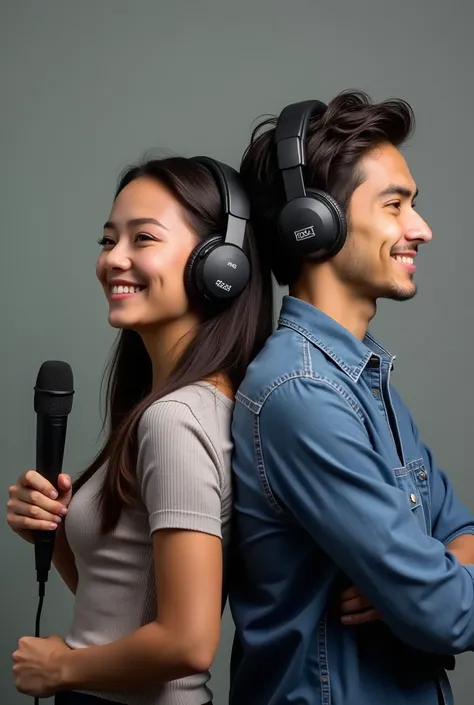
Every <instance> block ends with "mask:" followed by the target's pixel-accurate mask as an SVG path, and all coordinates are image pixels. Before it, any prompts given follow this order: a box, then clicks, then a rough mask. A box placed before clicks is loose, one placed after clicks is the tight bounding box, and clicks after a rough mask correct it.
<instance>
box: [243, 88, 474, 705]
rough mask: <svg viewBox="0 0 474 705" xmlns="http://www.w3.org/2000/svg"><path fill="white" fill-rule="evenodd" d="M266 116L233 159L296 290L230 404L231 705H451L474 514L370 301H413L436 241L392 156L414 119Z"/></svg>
mask: <svg viewBox="0 0 474 705" xmlns="http://www.w3.org/2000/svg"><path fill="white" fill-rule="evenodd" d="M310 108H311V109H310ZM275 122H276V121H275V120H267V121H266V122H265V123H263V124H262V125H261V126H259V127H258V128H257V129H256V131H255V133H254V135H253V137H252V142H251V144H250V146H249V148H248V149H247V151H246V154H245V155H244V159H243V162H242V167H241V173H242V175H243V177H244V179H245V181H246V184H247V186H248V189H249V192H250V195H251V198H252V199H253V206H252V208H253V219H254V226H255V228H256V232H257V233H258V234H259V236H260V241H261V242H260V245H261V251H262V256H264V257H269V258H271V261H272V267H273V271H274V274H275V276H276V278H277V280H278V282H279V283H280V284H284V285H288V286H289V296H286V297H285V298H284V300H283V305H282V309H281V314H280V319H279V325H278V328H277V330H276V331H275V333H274V334H273V335H272V336H271V337H270V339H269V340H268V342H267V345H266V346H265V348H264V350H263V351H262V352H261V353H260V355H259V356H258V357H257V358H256V360H255V361H254V362H253V364H252V365H251V366H250V368H249V369H248V372H247V375H246V378H245V380H244V382H243V384H242V385H241V388H240V390H239V391H238V394H237V403H236V408H235V412H234V420H233V436H234V441H235V454H234V466H233V467H234V472H235V508H236V516H235V518H236V523H235V551H236V556H235V565H234V571H233V572H234V575H233V581H232V585H231V591H230V604H231V609H232V613H233V617H234V620H235V624H236V642H235V646H234V653H233V663H232V683H231V698H230V700H231V705H289V704H290V703H292V704H294V705H381V703H384V705H402V704H403V705H437V704H438V703H443V704H444V705H451V704H452V702H453V700H452V694H451V690H450V686H449V681H448V679H447V676H446V669H451V668H452V667H453V661H454V658H453V655H454V654H457V653H461V652H464V651H468V650H472V649H473V647H474V566H473V565H472V564H474V536H473V534H474V519H473V517H472V516H471V514H470V513H469V512H468V511H467V509H466V508H465V507H464V506H463V505H462V504H461V503H460V501H459V500H458V498H457V497H456V495H455V492H454V490H453V487H452V485H451V483H450V481H449V479H448V477H447V476H446V474H445V473H444V472H443V471H442V470H440V469H439V468H438V467H437V465H436V463H435V460H434V458H433V455H432V453H431V452H430V450H429V449H428V448H427V447H426V446H425V445H423V443H422V441H421V440H420V437H419V433H418V431H417V428H416V425H415V422H414V421H413V419H412V417H411V415H410V412H409V411H408V409H407V408H406V406H405V405H404V404H403V402H402V400H401V398H400V396H399V395H398V393H397V391H396V390H395V389H394V387H393V386H392V383H391V380H390V375H391V370H392V368H393V360H394V356H393V355H391V354H390V353H389V352H387V351H386V350H385V349H384V348H383V347H382V345H380V344H379V343H377V342H376V341H375V340H374V339H373V338H372V337H371V336H370V335H369V334H368V332H367V331H368V326H369V323H370V321H371V319H372V318H373V316H374V315H375V312H376V304H377V300H378V299H379V298H389V299H395V300H398V301H404V300H408V299H411V298H412V297H413V296H414V294H415V292H416V284H415V281H414V275H415V262H416V257H417V255H418V253H419V251H420V250H421V246H422V245H424V244H426V243H428V242H429V241H430V240H431V231H430V229H429V227H428V225H427V224H426V222H425V221H424V220H423V218H422V217H421V216H420V215H419V214H418V213H417V211H416V209H415V197H416V194H417V187H416V184H415V181H414V179H413V177H412V175H411V173H410V170H409V168H408V165H407V163H406V161H405V159H404V157H403V155H402V153H401V148H402V146H403V144H404V143H405V141H406V139H407V138H408V136H409V135H410V134H411V132H412V129H413V122H414V121H413V113H412V110H411V108H410V106H409V105H408V104H407V103H405V102H404V101H401V100H392V101H384V102H381V103H373V102H372V101H371V100H370V99H369V98H368V96H366V95H365V94H363V93H359V92H344V93H342V94H340V95H339V96H337V97H336V98H335V99H334V100H332V101H331V102H330V103H329V105H328V106H327V107H326V106H324V105H322V104H318V103H317V102H316V101H313V102H310V103H305V104H297V105H294V106H289V107H288V108H286V109H285V110H284V111H283V113H282V114H281V116H280V119H279V121H278V125H277V129H276V132H275ZM262 127H264V128H266V129H263V130H262ZM303 164H304V165H305V166H304V169H303V168H302V165H303ZM305 188H306V190H305ZM308 189H309V191H308ZM312 189H319V192H314V191H312ZM296 199H301V200H296Z"/></svg>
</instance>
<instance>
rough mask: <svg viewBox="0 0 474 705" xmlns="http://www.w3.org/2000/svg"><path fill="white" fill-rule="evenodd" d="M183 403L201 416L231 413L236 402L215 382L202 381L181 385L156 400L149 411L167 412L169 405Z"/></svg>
mask: <svg viewBox="0 0 474 705" xmlns="http://www.w3.org/2000/svg"><path fill="white" fill-rule="evenodd" d="M170 405H171V406H177V405H183V406H185V407H187V408H188V409H189V410H190V411H191V412H193V413H194V414H195V415H196V416H197V417H199V418H201V417H202V416H204V415H208V414H209V413H213V412H217V413H219V412H221V413H222V414H223V415H226V414H230V413H231V412H232V410H233V408H234V402H233V400H232V399H230V398H229V397H228V396H227V395H226V394H224V392H223V391H221V389H220V388H219V387H218V386H217V385H215V384H214V383H213V382H208V381H202V382H194V383H193V384H188V385H186V386H185V387H180V389H176V390H174V391H172V392H170V393H169V394H166V395H165V396H164V397H162V398H161V399H158V401H156V402H154V403H153V404H152V405H151V406H150V407H149V409H148V410H147V411H155V412H157V413H158V414H160V413H167V407H169V406H170Z"/></svg>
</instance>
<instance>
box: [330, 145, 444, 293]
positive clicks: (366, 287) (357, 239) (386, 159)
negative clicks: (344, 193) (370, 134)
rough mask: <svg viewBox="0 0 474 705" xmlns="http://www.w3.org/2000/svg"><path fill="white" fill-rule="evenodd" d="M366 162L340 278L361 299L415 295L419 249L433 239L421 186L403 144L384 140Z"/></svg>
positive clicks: (337, 261)
mask: <svg viewBox="0 0 474 705" xmlns="http://www.w3.org/2000/svg"><path fill="white" fill-rule="evenodd" d="M360 167H361V169H362V174H363V178H364V182H363V183H362V184H361V185H360V186H359V187H358V188H356V190H355V191H354V193H353V195H352V198H351V201H350V203H349V209H348V237H347V242H346V244H345V246H344V247H343V249H342V250H341V251H340V252H339V253H338V255H336V257H335V258H334V259H333V265H334V268H335V271H336V274H337V276H338V278H339V279H340V280H341V281H342V282H343V283H345V284H347V285H349V286H350V287H351V289H352V290H353V291H354V293H355V294H356V295H357V296H360V297H361V298H370V299H373V300H375V299H377V298H388V299H395V300H397V301H405V300H407V299H411V298H412V297H413V296H414V295H415V293H416V284H415V283H414V281H413V277H414V274H415V270H416V264H415V263H416V259H415V258H416V256H417V254H418V248H419V246H420V245H422V244H423V243H425V242H429V241H430V240H431V237H432V234H431V230H430V228H429V227H428V225H427V223H426V222H425V221H424V220H423V218H422V217H421V216H420V215H419V214H418V213H417V212H416V211H415V210H414V199H415V196H416V193H417V191H416V185H415V182H414V180H413V178H412V176H411V174H410V170H409V169H408V165H407V163H406V161H405V159H404V157H403V156H402V155H401V153H400V152H399V150H398V149H396V148H395V147H393V146H392V145H383V146H381V147H378V148H377V149H376V150H374V151H373V152H371V153H370V154H368V155H367V156H365V157H364V158H363V160H362V161H361V164H360Z"/></svg>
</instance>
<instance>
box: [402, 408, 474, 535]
mask: <svg viewBox="0 0 474 705" xmlns="http://www.w3.org/2000/svg"><path fill="white" fill-rule="evenodd" d="M411 423H412V428H413V433H414V435H415V437H416V439H417V441H418V443H420V446H421V448H422V450H423V460H424V462H425V467H426V470H427V472H428V477H429V481H430V492H431V531H432V534H433V536H434V537H435V538H436V539H438V541H441V542H442V543H444V545H445V546H447V545H448V544H449V543H450V542H451V541H453V540H454V539H455V538H457V537H458V536H463V535H464V534H474V517H473V515H472V514H471V512H470V511H469V510H468V509H467V507H466V506H465V505H464V504H463V503H462V502H461V500H460V499H459V497H458V496H457V495H456V492H455V491H454V487H453V484H452V482H451V481H450V479H449V477H448V476H447V474H446V473H445V472H444V470H441V468H439V467H438V466H437V464H436V461H435V458H434V456H433V453H432V451H431V450H430V448H429V447H428V446H426V445H424V444H423V443H421V441H420V440H419V432H418V429H417V427H416V425H415V423H414V421H413V419H412V421H411Z"/></svg>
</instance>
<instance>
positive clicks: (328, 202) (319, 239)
mask: <svg viewBox="0 0 474 705" xmlns="http://www.w3.org/2000/svg"><path fill="white" fill-rule="evenodd" d="M326 109H327V106H326V105H325V104H324V103H321V102H320V101H319V100H306V101H302V102H300V103H293V104H291V105H287V106H286V107H285V108H283V110H282V112H281V113H280V116H279V118H278V121H277V125H276V128H275V147H276V153H277V162H278V168H279V170H280V171H281V174H282V178H283V185H284V189H285V199H286V203H285V205H284V206H283V208H282V209H281V211H280V213H279V216H278V232H279V236H280V240H281V243H282V245H283V248H284V250H285V252H286V253H287V254H288V255H289V256H290V257H292V258H293V259H296V260H300V261H301V260H305V259H307V260H322V259H328V258H329V257H333V256H334V255H335V254H337V253H338V252H339V250H340V249H341V248H342V246H343V245H344V243H345V240H346V235H347V223H346V217H345V214H344V212H343V210H342V208H341V207H340V206H339V204H338V203H337V202H336V201H335V200H334V198H332V196H330V195H329V194H328V193H326V192H324V191H319V190H316V189H309V188H306V187H305V183H304V176H303V169H302V167H303V166H304V165H305V163H306V150H305V143H306V133H307V130H308V124H309V119H310V117H311V116H312V115H315V114H320V115H322V114H323V113H324V112H325V111H326Z"/></svg>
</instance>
